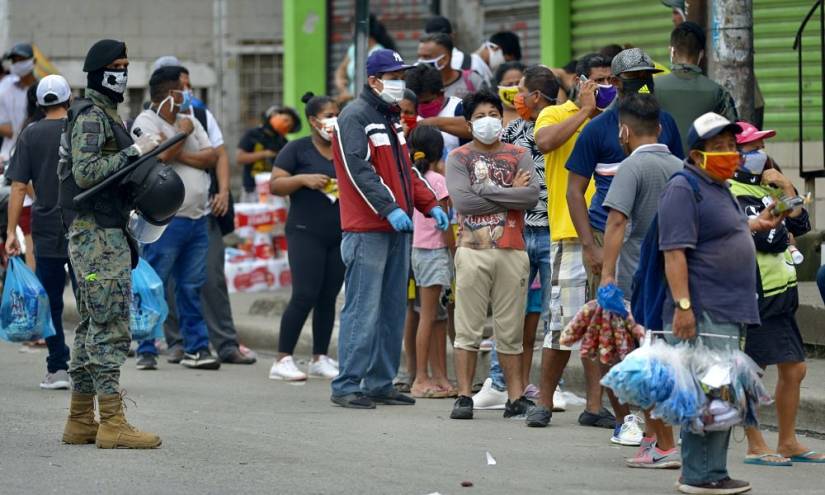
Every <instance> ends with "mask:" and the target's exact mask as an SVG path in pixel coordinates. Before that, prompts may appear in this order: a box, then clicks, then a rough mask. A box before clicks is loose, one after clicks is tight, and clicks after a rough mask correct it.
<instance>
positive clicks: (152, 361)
mask: <svg viewBox="0 0 825 495" xmlns="http://www.w3.org/2000/svg"><path fill="white" fill-rule="evenodd" d="M137 369H139V370H156V369H158V357H157V356H155V355H154V354H141V355H139V356H138V359H137Z"/></svg>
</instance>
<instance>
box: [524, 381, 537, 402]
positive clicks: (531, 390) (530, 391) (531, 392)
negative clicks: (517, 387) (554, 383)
mask: <svg viewBox="0 0 825 495" xmlns="http://www.w3.org/2000/svg"><path fill="white" fill-rule="evenodd" d="M524 396H525V397H527V398H528V399H531V400H537V399H538V398H539V388H538V387H537V386H535V385H533V384H532V383H531V384H530V385H527V387H525V388H524Z"/></svg>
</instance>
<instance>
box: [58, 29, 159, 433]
mask: <svg viewBox="0 0 825 495" xmlns="http://www.w3.org/2000/svg"><path fill="white" fill-rule="evenodd" d="M128 64H129V62H128V59H127V58H126V45H125V44H124V43H123V42H121V41H115V40H101V41H99V42H97V43H96V44H95V45H93V46H92V48H91V49H90V50H89V53H88V55H87V56H86V61H85V64H84V66H83V70H84V72H87V73H88V84H87V89H86V99H85V100H78V101H77V102H75V104H73V105H72V109H71V110H70V113H69V122H68V124H67V130H66V135H65V136H64V138H65V139H64V146H65V145H66V144H68V145H69V146H68V148H69V150H68V151H69V152H70V154H68V153H65V152H64V156H65V158H66V159H65V160H62V161H61V168H60V170H59V175H60V202H61V207H62V208H64V209H66V208H74V209H75V210H76V211H77V216H76V218H75V219H74V221H73V222H72V223H71V225H70V226H69V228H68V240H69V259H70V261H71V264H72V267H73V268H74V270H75V274H76V275H77V285H78V287H77V307H78V312H79V314H80V318H81V321H80V324H79V325H78V327H77V330H76V335H75V341H74V352H73V353H72V354H73V359H72V362H71V366H70V369H69V374H70V375H71V377H72V399H71V408H70V411H69V419H68V421H67V423H66V428H65V431H64V434H63V441H64V442H66V443H70V444H85V443H96V445H97V446H98V447H100V448H117V447H120V448H154V447H158V446H160V443H161V441H160V438H159V437H158V436H157V435H154V434H151V433H143V432H140V431H138V430H137V429H135V428H134V427H132V426H131V425H129V423H128V422H127V421H126V418H125V417H124V415H123V404H122V398H121V395H120V386H119V381H120V367H121V366H122V365H123V363H124V362H125V360H126V354H127V352H128V350H129V343H130V342H131V335H130V333H129V303H130V299H131V292H132V289H131V267H132V265H133V264H134V261H136V259H137V253H136V251H135V249H134V248H132V247H130V241H129V240H128V239H127V234H126V230H125V228H126V224H127V221H128V215H129V212H130V210H131V208H132V205H130V204H126V200H125V199H124V198H123V196H124V195H123V194H121V193H120V192H119V191H118V190H117V189H116V188H113V187H107V188H104V189H103V190H102V191H101V192H100V193H98V194H96V195H95V196H93V198H92V199H91V200H89V201H86V202H84V203H83V204H81V205H75V204H73V199H74V197H75V196H76V195H77V194H78V193H79V192H82V191H83V190H84V189H88V188H91V187H92V186H95V185H97V184H99V183H100V182H101V181H103V180H104V179H105V178H106V177H108V176H110V175H111V174H113V173H114V172H116V171H118V170H120V169H121V168H123V167H124V166H126V165H127V164H129V163H130V162H132V161H134V160H135V159H136V158H138V157H140V156H141V155H143V154H145V153H148V152H149V151H151V150H152V149H154V148H155V147H156V146H157V144H158V143H157V138H155V137H153V136H142V137H141V138H140V139H138V141H136V142H133V141H132V139H131V138H130V136H129V134H128V132H127V131H126V128H125V127H124V125H123V122H122V120H121V119H120V117H119V116H118V114H117V104H118V103H119V102H121V101H123V92H124V91H125V89H126V68H127V66H128ZM66 141H68V143H67V142H66ZM95 395H97V399H98V409H99V412H100V424H99V425H98V423H97V422H96V421H95V417H94V397H95Z"/></svg>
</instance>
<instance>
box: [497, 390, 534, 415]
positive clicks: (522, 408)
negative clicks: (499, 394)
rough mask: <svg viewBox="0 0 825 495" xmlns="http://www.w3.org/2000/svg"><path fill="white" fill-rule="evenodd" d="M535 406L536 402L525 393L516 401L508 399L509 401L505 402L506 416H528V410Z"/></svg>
mask: <svg viewBox="0 0 825 495" xmlns="http://www.w3.org/2000/svg"><path fill="white" fill-rule="evenodd" d="M534 407H536V403H535V402H533V401H531V400H530V399H528V398H527V397H525V396H523V395H522V396H521V397H519V398H518V399H516V401H515V402H511V401H510V399H507V403H506V404H504V417H505V418H519V419H521V418H524V417H525V416H527V411H529V410H530V409H533V408H534Z"/></svg>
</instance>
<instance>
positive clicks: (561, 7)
mask: <svg viewBox="0 0 825 495" xmlns="http://www.w3.org/2000/svg"><path fill="white" fill-rule="evenodd" d="M539 17H540V18H541V61H542V63H543V64H545V65H547V66H550V67H562V66H564V65H565V64H566V63H567V62H569V61H570V58H571V48H570V0H541V3H540V4H539Z"/></svg>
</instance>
